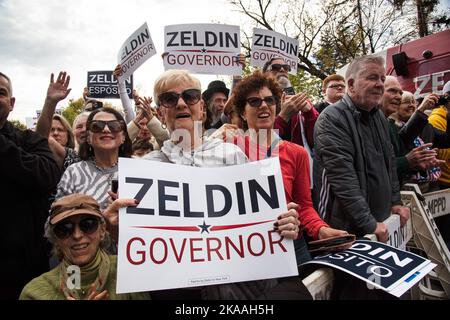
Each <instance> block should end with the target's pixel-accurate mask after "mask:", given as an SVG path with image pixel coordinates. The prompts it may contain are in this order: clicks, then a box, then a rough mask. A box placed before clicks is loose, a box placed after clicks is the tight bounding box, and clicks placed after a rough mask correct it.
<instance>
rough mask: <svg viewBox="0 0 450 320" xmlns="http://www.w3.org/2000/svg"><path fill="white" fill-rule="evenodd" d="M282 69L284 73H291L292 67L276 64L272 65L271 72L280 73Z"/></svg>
mask: <svg viewBox="0 0 450 320" xmlns="http://www.w3.org/2000/svg"><path fill="white" fill-rule="evenodd" d="M281 68H283V69H284V71H287V72H289V71H291V66H290V65H288V64H277V63H275V64H272V65H270V70H271V71H275V72H280V71H281Z"/></svg>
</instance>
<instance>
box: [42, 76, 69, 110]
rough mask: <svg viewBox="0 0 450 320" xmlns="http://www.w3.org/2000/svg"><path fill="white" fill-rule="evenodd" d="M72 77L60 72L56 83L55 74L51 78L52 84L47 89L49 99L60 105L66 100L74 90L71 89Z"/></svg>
mask: <svg viewBox="0 0 450 320" xmlns="http://www.w3.org/2000/svg"><path fill="white" fill-rule="evenodd" d="M69 83H70V76H69V75H68V74H67V73H66V72H65V71H63V72H60V73H59V75H58V78H57V79H56V81H54V75H53V73H52V74H51V76H50V84H49V85H48V89H47V99H48V100H50V101H52V102H54V103H58V102H59V101H61V100H64V99H65V98H66V97H67V96H68V95H69V93H70V91H71V90H72V89H69V88H68V87H69Z"/></svg>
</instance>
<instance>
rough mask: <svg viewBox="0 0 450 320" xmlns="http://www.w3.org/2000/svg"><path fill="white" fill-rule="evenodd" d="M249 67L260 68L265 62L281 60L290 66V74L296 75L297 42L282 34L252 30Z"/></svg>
mask: <svg viewBox="0 0 450 320" xmlns="http://www.w3.org/2000/svg"><path fill="white" fill-rule="evenodd" d="M252 39H253V40H252V58H251V65H252V66H254V67H260V68H262V67H263V66H264V63H266V61H269V60H270V59H272V58H275V57H281V58H283V60H284V62H285V63H286V64H288V65H290V66H291V71H290V73H291V74H297V63H298V40H297V39H294V38H289V37H287V36H285V35H284V34H281V33H278V32H275V31H270V30H264V29H258V28H254V29H253V38H252Z"/></svg>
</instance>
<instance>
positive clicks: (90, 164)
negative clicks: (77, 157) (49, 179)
mask: <svg viewBox="0 0 450 320" xmlns="http://www.w3.org/2000/svg"><path fill="white" fill-rule="evenodd" d="M117 169H118V167H117V165H115V166H113V167H111V168H106V169H102V168H98V167H96V166H95V164H94V161H92V160H86V161H80V162H77V163H74V164H72V165H70V166H69V167H68V168H67V169H66V171H64V174H63V176H62V178H61V180H60V181H59V184H58V190H57V192H56V199H59V198H61V197H63V196H66V195H69V194H72V193H77V192H78V193H83V194H86V195H89V196H92V197H93V198H94V199H95V200H97V201H98V203H99V204H100V208H101V210H104V209H105V208H106V207H107V206H108V198H109V194H108V191H110V190H111V181H112V180H113V179H117Z"/></svg>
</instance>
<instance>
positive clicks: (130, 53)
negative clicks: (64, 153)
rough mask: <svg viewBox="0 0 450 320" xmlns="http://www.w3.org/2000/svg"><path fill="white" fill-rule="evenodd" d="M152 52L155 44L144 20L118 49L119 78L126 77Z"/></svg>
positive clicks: (154, 51)
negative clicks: (120, 67) (120, 69)
mask: <svg viewBox="0 0 450 320" xmlns="http://www.w3.org/2000/svg"><path fill="white" fill-rule="evenodd" d="M154 54H156V50H155V45H154V44H153V41H152V38H151V36H150V30H149V29H148V26H147V22H145V23H144V24H143V25H142V26H141V27H140V28H139V29H137V30H136V31H135V32H133V34H132V35H131V36H129V37H128V39H127V40H126V41H125V42H124V43H123V45H122V47H121V48H120V50H119V54H118V57H117V60H118V63H119V64H120V65H121V66H122V75H121V76H120V77H119V80H120V81H122V80H126V79H128V78H129V77H130V76H131V75H132V74H133V72H134V71H136V69H137V68H139V67H140V66H141V65H142V64H143V63H144V62H145V61H147V59H149V58H150V57H151V56H153V55H154Z"/></svg>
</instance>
